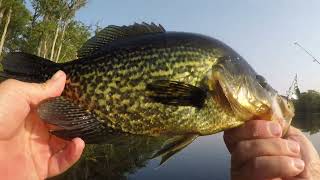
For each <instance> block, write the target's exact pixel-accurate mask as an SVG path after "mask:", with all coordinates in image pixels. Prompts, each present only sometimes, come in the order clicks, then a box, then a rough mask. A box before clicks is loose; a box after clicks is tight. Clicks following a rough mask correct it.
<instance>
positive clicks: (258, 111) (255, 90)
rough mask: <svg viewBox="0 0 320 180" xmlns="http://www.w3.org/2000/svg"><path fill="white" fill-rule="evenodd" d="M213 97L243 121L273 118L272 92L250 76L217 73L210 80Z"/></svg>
mask: <svg viewBox="0 0 320 180" xmlns="http://www.w3.org/2000/svg"><path fill="white" fill-rule="evenodd" d="M209 89H210V90H211V92H213V93H212V95H213V98H214V100H215V101H217V102H218V103H219V104H220V105H221V106H222V107H224V108H226V109H228V110H231V111H233V112H234V114H235V115H236V116H238V117H240V119H243V121H247V120H253V119H266V120H270V119H271V118H272V114H273V112H272V100H271V97H270V94H269V93H268V92H267V91H266V90H264V89H262V87H259V85H258V83H256V82H254V81H252V79H250V77H244V76H240V77H233V76H232V77H230V76H228V75H226V74H225V73H224V74H221V73H216V74H214V75H213V76H212V78H211V80H210V82H209Z"/></svg>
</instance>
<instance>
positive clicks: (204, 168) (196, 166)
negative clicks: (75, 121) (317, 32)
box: [52, 113, 320, 180]
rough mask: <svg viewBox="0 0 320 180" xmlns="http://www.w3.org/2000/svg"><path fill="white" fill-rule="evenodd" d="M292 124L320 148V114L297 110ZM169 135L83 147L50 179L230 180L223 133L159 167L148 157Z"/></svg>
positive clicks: (202, 140) (206, 139) (198, 141)
mask: <svg viewBox="0 0 320 180" xmlns="http://www.w3.org/2000/svg"><path fill="white" fill-rule="evenodd" d="M292 124H293V125H294V126H295V127H297V128H299V129H301V130H302V131H304V132H306V135H307V137H308V138H309V139H310V140H311V141H312V143H313V144H314V145H315V147H316V148H317V149H318V150H320V144H319V142H320V141H319V139H320V133H318V132H319V129H320V113H308V114H307V113H298V114H296V116H295V118H294V120H293V121H292ZM167 139H168V138H166V137H162V138H152V137H141V138H133V137H125V138H124V139H121V137H120V138H119V139H115V140H114V142H113V144H115V145H109V144H105V145H95V146H93V145H91V146H87V147H86V151H85V153H84V155H83V156H82V159H81V160H80V161H79V162H78V163H77V165H76V166H74V167H73V168H71V169H70V170H69V171H67V172H66V173H65V174H63V175H60V176H58V177H55V178H52V180H62V179H63V180H87V179H88V180H89V179H90V180H91V179H94V180H100V179H106V180H109V179H112V180H118V179H120V180H121V179H131V180H136V179H137V180H138V179H139V180H144V179H153V180H158V179H159V180H160V179H185V180H192V179H200V180H209V179H215V180H227V179H229V178H230V177H229V168H230V155H229V152H228V150H227V149H226V147H225V145H224V142H223V138H222V133H219V134H215V135H212V136H206V137H200V138H198V139H197V140H196V141H195V142H193V143H192V144H191V145H190V146H188V147H187V148H186V149H184V150H183V151H182V152H180V153H179V154H177V155H175V156H174V157H173V159H170V160H169V162H168V163H167V164H165V165H163V166H161V167H160V168H158V165H159V159H156V160H150V157H151V156H152V155H153V154H154V153H155V152H156V151H158V150H159V149H160V148H161V146H162V145H163V144H164V142H166V140H167Z"/></svg>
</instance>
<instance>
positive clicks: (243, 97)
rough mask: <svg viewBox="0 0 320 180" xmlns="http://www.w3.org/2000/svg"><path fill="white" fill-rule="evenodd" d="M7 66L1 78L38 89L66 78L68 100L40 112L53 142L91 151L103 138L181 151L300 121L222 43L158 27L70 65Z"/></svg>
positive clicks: (111, 38) (103, 44) (15, 56)
mask: <svg viewBox="0 0 320 180" xmlns="http://www.w3.org/2000/svg"><path fill="white" fill-rule="evenodd" d="M2 64H3V67H4V72H3V73H2V76H5V77H14V78H17V79H21V80H25V81H33V82H43V81H45V80H47V79H48V78H49V77H50V76H51V75H52V74H53V73H54V72H55V71H57V70H59V69H60V70H63V71H64V72H65V73H66V74H67V82H66V86H65V90H64V92H63V94H62V96H61V97H57V98H53V99H49V100H46V101H44V102H42V103H41V104H40V106H39V108H38V112H39V115H40V117H41V118H42V119H43V120H44V121H45V122H48V123H50V124H53V125H56V126H57V128H56V129H53V131H52V133H53V134H55V135H57V136H59V137H62V138H67V139H70V138H74V137H81V138H82V139H84V140H85V141H86V142H87V143H91V142H97V139H96V137H98V136H104V137H107V138H108V137H109V138H113V137H117V136H122V135H124V136H126V135H147V136H160V135H166V136H177V135H178V136H179V137H181V138H178V140H176V141H175V142H179V143H175V144H178V145H177V146H174V148H176V149H181V148H183V147H185V146H186V145H188V143H190V142H192V141H193V140H194V139H195V138H196V137H197V136H199V135H209V134H213V133H217V132H220V131H223V130H225V129H229V128H233V127H236V126H239V125H241V124H243V123H244V122H245V121H246V120H250V119H254V118H264V119H270V120H280V119H281V118H283V119H285V120H286V121H287V122H289V123H290V121H291V119H292V117H293V115H294V109H293V106H292V104H291V103H287V101H286V99H285V98H283V97H281V96H279V95H278V94H277V92H276V91H275V90H274V89H273V88H271V87H270V86H269V85H268V83H266V81H265V79H264V78H263V77H262V76H260V75H258V74H257V73H256V72H255V71H254V70H253V69H252V68H251V66H250V65H249V64H248V63H247V62H246V61H245V60H244V59H243V58H242V57H241V56H240V55H239V54H237V53H236V52H235V51H234V50H232V49H231V48H230V47H228V46H227V45H225V44H224V43H222V42H221V41H218V40H216V39H213V38H210V37H207V36H204V35H199V34H193V33H183V32H166V31H165V30H164V29H163V27H162V26H161V25H159V26H157V25H155V24H153V23H152V24H150V25H149V24H146V23H142V24H134V25H131V26H122V27H119V26H108V27H107V28H105V29H103V30H102V31H101V32H100V33H98V34H97V35H96V36H95V37H93V38H92V39H90V40H89V41H88V42H87V43H86V44H85V45H84V46H83V47H82V48H81V49H80V50H79V59H77V60H74V61H71V62H67V63H62V64H56V63H53V62H51V61H48V60H45V59H42V58H39V57H37V56H33V55H29V54H25V53H12V54H10V55H8V56H7V57H6V58H5V60H4V61H3V62H2ZM18 64H19V68H17V65H18ZM171 151H172V147H171Z"/></svg>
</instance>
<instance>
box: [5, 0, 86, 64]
mask: <svg viewBox="0 0 320 180" xmlns="http://www.w3.org/2000/svg"><path fill="white" fill-rule="evenodd" d="M2 1H3V2H4V3H2V5H0V9H1V8H8V7H12V17H11V21H10V24H9V27H8V32H7V35H6V41H5V43H4V48H3V53H2V54H3V56H5V55H6V54H7V53H9V52H14V51H22V52H27V53H31V54H35V55H40V56H42V57H46V58H48V57H49V55H50V54H51V50H52V51H53V53H52V54H53V55H52V56H53V60H59V62H65V61H67V60H72V59H75V58H76V55H77V50H78V49H79V48H80V47H81V46H82V44H83V43H84V42H85V41H86V40H87V39H88V38H89V37H90V35H91V33H90V31H91V28H90V27H89V26H86V25H84V24H83V23H82V22H79V21H75V20H73V18H74V15H75V12H76V11H77V10H78V9H79V8H81V7H83V6H84V5H85V4H86V2H87V0H52V1H48V0H30V2H31V5H32V8H33V10H32V11H29V10H28V9H27V8H26V5H25V4H24V1H23V0H2ZM31 12H32V14H31ZM3 27H4V21H2V22H0V33H2V31H3V29H4V28H3ZM0 35H1V34H0ZM55 36H56V38H55ZM54 39H55V43H53V41H54ZM53 46H54V48H53ZM59 49H60V51H59ZM55 58H56V59H55ZM0 59H1V57H0Z"/></svg>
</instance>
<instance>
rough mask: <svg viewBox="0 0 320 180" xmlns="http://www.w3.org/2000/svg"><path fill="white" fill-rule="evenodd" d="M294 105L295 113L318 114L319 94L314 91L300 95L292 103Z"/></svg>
mask: <svg viewBox="0 0 320 180" xmlns="http://www.w3.org/2000/svg"><path fill="white" fill-rule="evenodd" d="M294 105H295V108H296V112H305V113H317V112H320V93H319V92H317V91H315V90H308V91H307V92H303V93H300V95H299V98H298V100H295V101H294Z"/></svg>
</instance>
